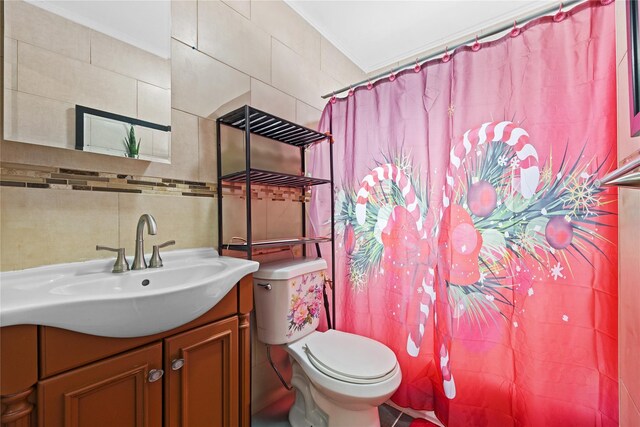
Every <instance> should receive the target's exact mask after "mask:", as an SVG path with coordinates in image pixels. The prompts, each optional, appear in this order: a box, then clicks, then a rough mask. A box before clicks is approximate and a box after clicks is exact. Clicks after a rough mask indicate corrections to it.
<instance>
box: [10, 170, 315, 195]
mask: <svg viewBox="0 0 640 427" xmlns="http://www.w3.org/2000/svg"><path fill="white" fill-rule="evenodd" d="M0 168H1V169H0V186H5V187H23V188H25V187H26V188H44V189H56V190H78V191H105V192H117V193H138V194H156V195H169V196H190V197H215V196H216V193H217V188H216V183H214V182H199V181H186V180H179V179H170V178H157V177H148V176H133V175H122V174H116V173H112V172H97V171H87V170H79V169H66V168H56V167H46V166H33V165H25V164H17V163H6V162H2V163H0ZM222 194H223V196H236V197H240V198H245V197H246V191H245V188H244V185H241V184H223V185H222ZM251 198H252V199H257V200H274V201H291V202H303V201H305V202H308V201H309V193H308V192H306V193H304V196H303V195H302V193H301V192H300V190H297V189H289V188H281V187H269V186H262V185H260V186H258V185H252V191H251Z"/></svg>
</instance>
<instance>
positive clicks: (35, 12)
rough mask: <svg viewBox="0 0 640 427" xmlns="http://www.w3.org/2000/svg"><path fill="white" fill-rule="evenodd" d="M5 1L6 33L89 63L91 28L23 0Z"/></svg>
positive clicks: (8, 35)
mask: <svg viewBox="0 0 640 427" xmlns="http://www.w3.org/2000/svg"><path fill="white" fill-rule="evenodd" d="M3 3H4V5H5V21H4V22H5V36H7V37H11V38H13V39H16V40H19V41H23V42H25V43H29V44H32V45H36V46H39V47H42V48H44V49H47V50H50V51H53V52H57V53H59V54H61V55H64V56H67V57H70V58H75V59H78V60H81V61H84V62H89V52H90V47H89V39H90V35H89V33H90V31H91V30H89V29H88V28H87V27H84V26H82V25H79V24H76V23H75V22H72V21H69V20H68V19H65V18H62V17H60V16H58V15H55V14H53V13H50V12H47V11H45V10H43V9H40V8H39V7H36V6H33V5H31V4H29V3H26V2H24V1H22V0H11V1H6V2H3Z"/></svg>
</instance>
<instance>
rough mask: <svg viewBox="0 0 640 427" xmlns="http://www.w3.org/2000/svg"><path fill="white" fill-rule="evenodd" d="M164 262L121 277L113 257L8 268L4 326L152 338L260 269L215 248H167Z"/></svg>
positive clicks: (0, 289) (0, 280) (1, 313)
mask: <svg viewBox="0 0 640 427" xmlns="http://www.w3.org/2000/svg"><path fill="white" fill-rule="evenodd" d="M148 258H149V255H147V259H148ZM162 259H163V262H164V267H162V268H148V269H146V270H138V271H129V272H126V273H121V274H115V273H111V268H112V266H113V260H112V259H103V260H96V261H88V262H76V263H69V264H58V265H51V266H46V267H38V268H31V269H27V270H20V271H10V272H4V273H0V325H1V326H10V325H20V324H35V325H45V326H56V327H59V328H64V329H69V330H72V331H77V332H83V333H86V334H92V335H101V336H106V337H138V336H144V335H151V334H155V333H158V332H162V331H166V330H169V329H172V328H175V327H177V326H180V325H183V324H185V323H187V322H190V321H191V320H193V319H195V318H197V317H199V316H201V315H202V314H204V313H205V312H207V311H208V310H210V309H211V308H212V307H213V306H214V305H216V304H217V303H218V302H219V301H220V300H221V299H222V298H223V297H224V296H225V295H226V294H227V293H228V292H229V291H230V290H231V288H233V286H234V285H235V284H236V283H237V282H238V280H240V279H241V278H242V277H244V276H245V275H247V274H249V273H253V272H254V271H256V270H257V269H258V266H259V264H258V263H257V262H255V261H247V260H243V259H237V258H229V257H221V256H219V255H218V253H217V252H216V251H215V250H213V249H210V248H208V249H187V250H178V251H171V252H164V253H163V254H162Z"/></svg>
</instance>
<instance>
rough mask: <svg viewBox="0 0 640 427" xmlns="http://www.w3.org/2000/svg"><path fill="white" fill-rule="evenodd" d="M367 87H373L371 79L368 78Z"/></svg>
mask: <svg viewBox="0 0 640 427" xmlns="http://www.w3.org/2000/svg"><path fill="white" fill-rule="evenodd" d="M367 89H369V90H371V89H373V83H371V80H369V82H368V83H367Z"/></svg>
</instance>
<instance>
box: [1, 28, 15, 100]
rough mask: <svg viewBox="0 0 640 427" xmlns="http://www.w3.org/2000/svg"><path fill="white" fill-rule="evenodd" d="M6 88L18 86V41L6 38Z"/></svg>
mask: <svg viewBox="0 0 640 427" xmlns="http://www.w3.org/2000/svg"><path fill="white" fill-rule="evenodd" d="M3 54H4V88H5V89H14V90H15V89H17V88H18V41H17V40H15V39H10V38H9V37H5V38H4V52H3Z"/></svg>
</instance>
